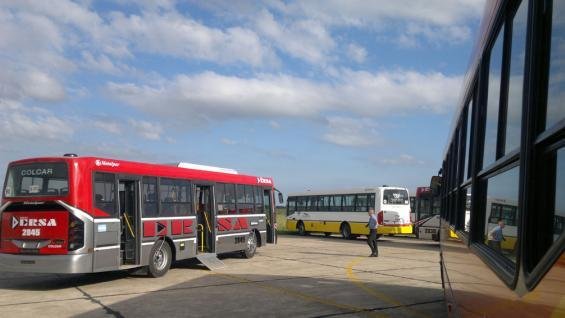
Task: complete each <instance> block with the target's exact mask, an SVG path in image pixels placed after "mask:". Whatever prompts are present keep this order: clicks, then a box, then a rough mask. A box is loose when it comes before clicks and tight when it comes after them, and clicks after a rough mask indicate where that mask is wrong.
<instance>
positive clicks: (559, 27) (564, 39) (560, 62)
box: [545, 1, 565, 129]
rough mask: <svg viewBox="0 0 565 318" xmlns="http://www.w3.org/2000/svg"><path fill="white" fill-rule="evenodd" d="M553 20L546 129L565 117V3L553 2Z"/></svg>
mask: <svg viewBox="0 0 565 318" xmlns="http://www.w3.org/2000/svg"><path fill="white" fill-rule="evenodd" d="M552 19H553V21H552V28H553V29H552V30H551V53H550V54H551V59H550V64H549V84H548V92H547V116H546V117H547V118H546V123H545V128H546V129H547V128H549V127H551V126H553V125H554V124H555V123H557V122H558V121H559V120H562V119H563V118H564V117H565V103H563V100H564V98H565V96H564V94H565V90H564V88H565V59H564V58H563V57H564V56H565V1H553V17H552Z"/></svg>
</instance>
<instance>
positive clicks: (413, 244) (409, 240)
mask: <svg viewBox="0 0 565 318" xmlns="http://www.w3.org/2000/svg"><path fill="white" fill-rule="evenodd" d="M289 236H290V237H292V236H294V237H297V238H298V237H299V238H301V239H308V238H310V239H322V240H327V241H328V243H330V242H340V243H351V244H360V243H363V244H366V241H367V239H366V238H365V237H364V236H360V237H357V238H354V239H347V240H346V239H344V238H343V237H340V236H337V234H336V235H335V236H334V235H332V236H324V235H323V234H317V233H311V234H309V235H306V236H298V235H289ZM378 244H379V246H391V247H399V248H410V249H420V250H438V249H439V242H434V241H428V240H419V239H416V238H413V237H405V236H404V237H403V236H388V235H387V236H381V237H380V238H379V239H378Z"/></svg>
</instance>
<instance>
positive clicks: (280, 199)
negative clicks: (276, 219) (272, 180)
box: [279, 192, 284, 203]
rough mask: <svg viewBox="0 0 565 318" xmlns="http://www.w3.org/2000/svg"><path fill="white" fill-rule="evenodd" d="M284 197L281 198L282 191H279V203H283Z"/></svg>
mask: <svg viewBox="0 0 565 318" xmlns="http://www.w3.org/2000/svg"><path fill="white" fill-rule="evenodd" d="M283 201H284V199H283V195H282V193H280V192H279V203H283Z"/></svg>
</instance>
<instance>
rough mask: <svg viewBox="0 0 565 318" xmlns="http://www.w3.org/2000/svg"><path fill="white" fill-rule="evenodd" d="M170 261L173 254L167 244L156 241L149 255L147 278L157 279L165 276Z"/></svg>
mask: <svg viewBox="0 0 565 318" xmlns="http://www.w3.org/2000/svg"><path fill="white" fill-rule="evenodd" d="M172 261H173V253H172V252H171V247H170V246H169V243H167V242H165V240H158V241H157V242H155V244H153V248H152V249H151V252H150V253H149V276H151V277H155V278H157V277H161V276H163V275H165V274H166V273H167V272H168V271H169V268H170V267H171V262H172Z"/></svg>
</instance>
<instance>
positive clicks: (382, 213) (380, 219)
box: [377, 211, 385, 225]
mask: <svg viewBox="0 0 565 318" xmlns="http://www.w3.org/2000/svg"><path fill="white" fill-rule="evenodd" d="M384 213H385V211H380V212H379V213H377V223H378V224H381V225H382V224H383V218H384Z"/></svg>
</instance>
